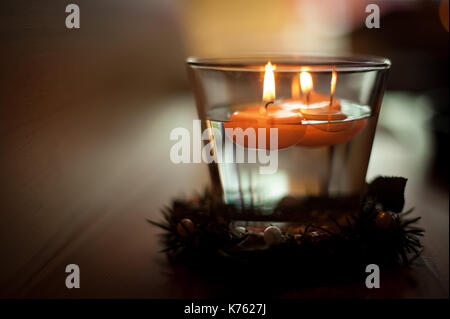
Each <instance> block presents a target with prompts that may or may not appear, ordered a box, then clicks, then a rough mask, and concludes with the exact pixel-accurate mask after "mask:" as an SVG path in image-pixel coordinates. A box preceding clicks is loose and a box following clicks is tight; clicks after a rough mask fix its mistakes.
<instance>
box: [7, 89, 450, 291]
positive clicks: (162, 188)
mask: <svg viewBox="0 0 450 319" xmlns="http://www.w3.org/2000/svg"><path fill="white" fill-rule="evenodd" d="M392 102H396V95H395V94H393V95H392V96H389V95H388V97H387V98H386V104H387V105H385V107H386V108H388V107H390V106H389V103H392ZM141 103H142V105H141V106H136V107H133V110H134V112H135V113H136V114H135V115H134V116H133V118H132V120H133V123H134V125H133V127H134V129H133V130H132V132H127V133H125V137H120V136H117V141H115V142H114V143H113V144H112V145H110V146H108V148H109V151H110V152H106V154H108V160H105V161H104V162H103V163H101V159H98V160H99V163H98V165H99V166H98V167H97V169H102V166H107V168H105V169H106V171H105V173H106V172H108V174H111V176H109V178H110V180H109V181H106V180H103V181H99V182H98V187H99V188H98V189H96V190H93V191H92V196H94V199H95V201H97V202H101V205H95V204H92V205H94V206H95V207H92V208H91V211H89V209H88V210H86V211H81V210H80V211H79V214H80V216H73V215H70V214H68V215H67V216H66V219H65V220H64V222H65V223H67V225H68V227H63V228H61V231H59V232H57V233H55V234H54V235H53V236H52V237H51V238H49V240H48V241H47V242H46V243H45V245H44V246H43V248H42V249H41V250H40V251H39V253H37V254H36V255H35V256H34V257H33V259H31V260H30V261H29V262H28V263H27V264H26V265H25V266H24V267H22V268H21V269H20V271H19V272H17V273H16V274H15V275H14V276H13V277H11V278H12V279H11V280H9V281H8V290H6V291H7V293H8V294H9V296H15V297H31V298H197V297H220V296H227V295H229V294H230V291H232V289H234V287H235V286H234V285H237V286H239V283H237V284H236V283H230V286H221V285H219V286H218V285H217V284H212V283H210V282H208V281H206V280H204V279H203V278H201V276H198V274H197V275H196V274H191V273H189V272H187V271H186V272H183V271H182V270H181V273H180V270H179V269H178V270H176V271H175V270H174V269H173V268H171V267H170V266H169V264H168V262H167V260H166V258H165V256H164V254H161V253H159V250H160V249H161V246H160V245H159V243H158V238H157V235H158V233H159V230H158V229H156V228H154V227H151V226H150V225H149V224H148V223H147V222H146V218H154V219H157V218H158V216H159V215H158V214H159V212H158V209H159V208H160V207H161V206H162V205H164V204H167V203H168V202H169V201H170V199H171V198H173V197H174V196H179V195H183V194H184V195H188V194H190V193H192V192H193V191H194V190H201V189H202V188H203V187H204V185H207V183H208V174H207V170H206V167H205V165H203V164H182V165H176V164H173V163H171V162H170V161H169V149H170V146H171V145H172V144H171V143H172V142H170V141H169V138H168V137H169V132H170V130H171V129H172V128H174V127H179V126H181V127H186V128H188V129H190V130H191V127H190V126H191V125H192V124H191V123H192V118H194V117H195V107H194V104H193V99H192V97H191V96H190V95H180V96H174V97H171V98H165V99H162V100H158V101H156V102H154V103H158V104H159V106H160V107H158V108H146V107H145V105H146V103H149V102H148V101H141ZM138 104H139V103H137V105H138ZM129 110H130V108H123V110H120V111H118V114H116V116H119V117H122V116H126V114H127V113H128V112H129ZM388 113H389V112H386V116H387V115H388ZM130 120H131V119H130ZM381 122H382V123H383V117H382V119H381ZM385 124H386V126H382V125H380V128H379V130H378V132H377V138H376V140H375V144H374V149H373V156H372V161H376V160H380V161H381V158H382V159H384V165H382V166H377V165H376V164H372V162H371V165H370V170H369V174H368V176H369V178H370V176H375V175H377V174H379V173H386V174H401V175H403V176H408V175H410V176H412V177H410V180H409V184H408V189H407V193H406V201H407V203H406V205H407V206H408V207H410V206H416V212H417V214H421V215H422V216H423V222H422V225H423V226H424V227H425V228H426V237H425V246H426V249H425V251H424V253H423V258H421V259H420V260H418V262H417V263H416V264H415V265H414V266H413V267H411V268H410V269H407V270H402V271H398V272H388V273H386V274H385V275H382V276H383V277H382V287H381V288H380V289H378V290H369V289H367V288H365V286H364V283H360V284H355V283H353V284H349V285H338V286H331V287H316V288H311V287H310V288H307V289H306V288H301V287H299V288H298V289H296V290H294V291H286V292H283V293H282V294H281V295H280V296H281V297H287V298H344V297H349V298H441V297H448V271H447V272H446V271H445V269H446V267H447V265H448V211H447V208H448V198H447V195H446V194H445V193H440V191H439V190H436V189H433V188H430V186H428V185H427V184H425V182H423V183H419V181H420V180H422V179H423V176H421V175H420V174H421V170H420V169H418V166H417V165H419V166H420V165H424V163H423V162H420V161H417V159H416V160H415V161H414V160H411V161H409V162H408V161H407V158H408V156H409V155H408V150H407V149H406V150H404V149H400V151H398V152H397V153H395V154H394V153H392V152H390V154H389V155H388V154H386V153H385V152H386V151H387V150H389V147H391V146H392V145H389V143H388V142H387V141H386V140H385V139H386V138H388V139H390V140H391V139H392V136H391V134H392V132H389V125H388V123H385ZM421 138H424V137H421ZM391 143H392V141H391ZM397 148H398V147H397ZM106 151H108V150H106ZM405 151H406V154H407V155H405V154H403V155H402V152H405ZM91 156H92V155H91ZM98 156H99V157H101V158H103V159H104V156H105V153H103V152H102V153H99V154H98ZM380 157H381V158H380ZM92 159H95V157H94V158H92ZM386 162H388V163H389V164H386ZM97 174H98V172H97ZM103 177H105V176H103ZM102 185H106V186H105V188H104V189H102V188H101V187H102ZM83 200H87V199H86V198H85V199H83ZM66 230H68V231H69V233H67V232H66ZM54 243H55V244H54ZM56 243H58V244H59V245H56ZM71 263H74V264H78V265H79V266H80V269H81V288H80V289H72V290H69V289H67V288H66V287H65V277H66V274H65V272H64V270H65V266H66V265H67V264H71ZM447 268H448V267H447ZM230 289H231V290H230Z"/></svg>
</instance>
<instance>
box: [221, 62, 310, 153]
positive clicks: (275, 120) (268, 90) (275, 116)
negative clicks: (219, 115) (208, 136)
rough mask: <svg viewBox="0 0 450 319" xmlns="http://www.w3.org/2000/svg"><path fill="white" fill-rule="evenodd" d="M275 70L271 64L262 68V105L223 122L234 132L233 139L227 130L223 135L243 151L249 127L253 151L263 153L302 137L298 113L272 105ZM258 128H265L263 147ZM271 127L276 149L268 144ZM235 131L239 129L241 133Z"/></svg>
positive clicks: (247, 109) (286, 145)
mask: <svg viewBox="0 0 450 319" xmlns="http://www.w3.org/2000/svg"><path fill="white" fill-rule="evenodd" d="M274 69H275V67H274V66H272V64H271V63H270V62H269V63H268V64H267V65H266V67H265V74H264V90H263V101H264V102H265V104H263V105H251V106H248V107H245V108H243V109H242V110H240V111H237V112H234V113H233V114H232V115H231V117H230V120H229V121H228V122H225V123H224V127H225V129H227V128H231V129H233V130H234V132H233V133H234V134H233V135H232V136H231V135H230V134H229V133H228V131H227V130H225V132H226V134H227V135H228V136H229V137H230V138H232V139H233V141H234V142H235V143H237V144H240V145H241V146H244V147H246V148H248V147H249V145H250V143H249V141H248V136H247V135H246V133H245V130H246V129H248V128H252V129H253V130H254V132H255V136H256V141H255V142H256V143H255V144H254V145H255V146H256V148H258V149H266V150H268V149H271V150H274V149H283V148H287V147H289V146H292V145H295V144H297V143H298V141H299V140H300V139H301V138H302V136H303V135H304V134H305V131H306V127H305V126H303V125H301V123H302V120H303V115H302V114H301V113H300V112H299V111H298V110H291V109H289V108H285V107H282V106H280V105H278V104H275V103H274V102H273V101H274V99H275V77H274V73H273V71H274ZM260 128H262V129H264V131H265V134H266V137H265V144H264V145H260V144H259V135H258V134H260V133H261V132H260V130H259V129H260ZM271 128H276V129H278V145H277V146H276V147H275V145H271V143H270V129H271ZM237 129H242V131H241V130H237ZM246 137H247V138H246Z"/></svg>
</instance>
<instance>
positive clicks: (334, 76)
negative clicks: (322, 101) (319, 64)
mask: <svg viewBox="0 0 450 319" xmlns="http://www.w3.org/2000/svg"><path fill="white" fill-rule="evenodd" d="M336 82H337V73H336V71H335V69H334V68H333V70H332V71H331V85H330V86H331V88H330V93H331V96H333V94H334V91H335V90H336Z"/></svg>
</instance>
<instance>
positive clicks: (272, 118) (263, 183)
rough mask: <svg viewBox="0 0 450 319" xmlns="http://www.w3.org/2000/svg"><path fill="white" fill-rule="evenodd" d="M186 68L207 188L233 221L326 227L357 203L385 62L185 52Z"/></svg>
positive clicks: (382, 84)
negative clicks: (206, 157)
mask: <svg viewBox="0 0 450 319" xmlns="http://www.w3.org/2000/svg"><path fill="white" fill-rule="evenodd" d="M187 66H188V73H189V76H190V81H191V83H192V85H193V89H194V94H195V99H196V104H197V110H198V115H199V118H200V120H201V123H202V131H203V130H205V132H206V133H205V136H204V141H203V143H204V145H207V144H209V145H210V147H209V149H208V151H209V152H210V155H212V158H213V159H214V161H212V162H211V163H209V164H208V165H209V169H210V174H211V181H212V186H213V189H214V190H215V193H216V195H217V196H219V197H220V200H223V201H224V202H225V203H227V204H231V205H233V206H235V207H236V213H235V215H234V216H233V219H234V220H235V221H236V224H240V223H243V224H245V226H247V227H249V226H251V227H254V228H255V229H256V228H258V227H265V226H266V225H268V224H277V225H279V226H281V227H283V228H284V229H289V227H297V226H298V225H299V224H310V223H314V224H316V225H317V224H319V225H327V224H328V223H329V222H330V220H331V219H330V217H332V218H334V219H336V220H340V219H341V220H342V219H343V218H344V217H345V216H348V215H349V214H352V213H354V212H355V211H356V210H357V209H358V208H359V203H360V197H361V192H362V191H363V189H364V185H365V175H366V171H367V166H368V162H369V157H370V151H371V147H372V141H373V137H374V133H375V128H376V124H377V119H378V114H379V110H380V106H381V101H382V97H383V93H384V89H385V84H386V78H387V75H388V70H389V67H390V62H389V60H387V59H385V58H373V57H370V58H366V57H342V58H341V57H339V58H336V57H304V56H256V57H239V58H195V57H191V58H188V59H187ZM237 128H241V129H242V131H241V132H240V133H239V132H238V133H236V131H233V132H234V133H233V134H235V135H233V134H230V132H231V131H230V129H231V130H234V129H237ZM249 128H250V129H253V131H254V132H255V134H253V135H252V134H250V135H246V134H245V132H247V131H245V130H246V129H249ZM261 128H263V129H267V132H264V131H258V129H261ZM270 128H276V129H277V130H276V131H277V133H278V134H276V135H277V139H278V141H277V142H278V143H277V144H274V143H272V142H273V140H270V134H269V131H270ZM227 129H228V130H227ZM274 134H275V133H274ZM264 137H265V138H266V142H267V143H266V144H263V143H262V140H259V138H261V139H264ZM250 138H254V139H255V140H256V142H251V140H250ZM269 141H270V143H269ZM230 142H231V143H230ZM238 150H239V151H241V152H242V153H241V155H242V154H243V155H244V159H245V160H244V162H242V158H241V161H239V160H237V159H236V156H237V155H236V154H237V153H238ZM268 154H271V155H273V156H271V157H269V156H268ZM264 155H266V156H264ZM249 156H250V157H249ZM251 156H254V157H256V161H252V160H250V159H251ZM268 158H271V160H268ZM275 158H276V160H275ZM227 159H228V160H227ZM230 159H231V160H230ZM275 161H276V163H275ZM270 162H272V163H270ZM269 164H270V165H269ZM275 164H276V165H275ZM271 166H272V167H271ZM264 167H265V170H266V171H264ZM261 168H263V169H261Z"/></svg>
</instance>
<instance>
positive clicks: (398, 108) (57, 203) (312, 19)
mask: <svg viewBox="0 0 450 319" xmlns="http://www.w3.org/2000/svg"><path fill="white" fill-rule="evenodd" d="M74 2H75V3H76V4H77V5H78V6H79V7H80V12H81V14H80V17H81V28H80V29H71V30H69V29H66V27H65V19H66V16H67V13H65V7H66V5H67V4H69V3H70V2H68V1H49V0H44V1H23V0H17V1H9V0H8V1H2V3H1V4H0V40H1V44H2V46H1V48H2V49H1V50H0V70H1V72H0V145H1V152H0V180H1V186H0V200H1V207H0V208H1V209H0V217H1V222H0V258H1V264H0V296H13V297H160V298H161V297H163V298H164V297H186V296H192V295H196V296H197V295H200V296H201V294H202V293H205V292H204V290H201V291H200V290H199V291H197V290H195V289H200V288H193V287H192V286H191V287H190V288H187V287H188V285H185V287H184V288H180V285H179V284H176V283H174V282H171V281H169V280H168V279H167V278H166V277H165V276H164V272H165V271H164V270H163V269H164V267H162V266H161V265H160V263H161V261H160V260H158V258H159V257H155V256H156V255H157V251H158V250H159V248H160V247H159V246H158V244H157V241H156V237H155V235H156V233H157V230H155V229H152V228H149V227H148V225H147V224H146V222H145V218H149V217H152V216H157V214H158V208H160V207H161V206H162V205H164V204H166V203H167V202H168V201H169V200H170V199H171V198H172V197H173V196H176V195H180V194H190V193H192V192H193V191H194V190H196V189H197V190H201V189H202V188H203V187H204V185H207V184H208V174H207V169H206V167H205V165H204V164H190V165H175V164H173V163H171V162H170V161H169V149H170V147H171V145H172V144H171V142H170V141H169V132H170V130H171V129H173V128H174V127H178V126H182V127H186V128H188V129H191V126H192V119H193V118H195V117H196V111H195V105H194V101H193V97H192V94H191V93H190V87H189V83H188V80H187V76H186V72H185V65H184V61H185V58H186V57H187V56H190V55H201V56H227V55H239V54H249V53H267V52H271V53H296V54H302V53H316V54H329V55H349V54H365V55H379V56H384V57H388V58H390V59H391V61H392V69H391V75H390V79H389V84H388V89H387V93H386V94H385V98H384V102H383V106H382V111H381V115H380V122H379V126H378V129H377V134H376V137H375V142H374V146H373V151H372V157H371V161H370V165H369V172H368V176H367V178H368V180H370V179H372V178H373V177H374V176H376V175H379V174H383V175H401V176H404V177H407V178H408V179H409V182H408V185H407V192H406V206H407V208H408V207H413V206H415V207H416V214H418V215H422V216H423V220H422V225H423V226H424V227H425V228H426V237H425V246H426V250H425V253H424V254H425V255H424V256H425V258H424V259H425V261H426V262H427V263H428V266H429V268H430V269H432V273H433V274H434V275H435V278H436V281H437V282H439V283H440V284H442V286H443V291H444V293H443V294H444V296H445V295H446V296H447V297H448V242H449V238H448V229H449V224H448V152H447V148H448V146H447V145H448V144H447V143H448V110H449V101H448V98H449V92H448V61H449V59H448V45H449V41H448V39H449V38H448V36H449V35H448V32H449V2H448V1H446V0H442V1H432V0H402V1H399V0H383V1H369V0H345V1H344V0H321V1H313V0H311V1H308V0H249V1H238V0H227V1H210V0H191V1H182V0H152V1H150V0H133V1H120V0H96V1H92V0H76V1H74ZM371 3H374V4H377V5H378V6H379V7H380V12H381V20H380V28H379V29H375V28H372V29H368V28H366V26H365V19H366V17H367V15H368V13H366V6H367V5H368V4H371ZM161 258H162V257H161ZM155 259H156V260H157V261H155ZM68 263H77V264H79V265H80V267H81V273H82V274H83V275H82V276H83V277H82V278H83V279H82V281H81V282H82V285H84V286H83V287H84V289H78V291H75V290H73V291H68V290H67V289H65V287H64V284H63V283H64V278H65V273H64V267H65V265H66V264H68ZM424 289H425V290H422V291H421V292H419V293H416V294H415V295H414V294H413V295H411V294H410V293H409V292H406V291H403V292H402V291H400V292H398V294H399V295H398V296H400V297H405V296H414V297H430V296H431V297H432V296H438V297H439V296H442V292H441V290H438V289H434V288H429V287H428V288H427V287H426V288H424ZM205 294H206V293H205Z"/></svg>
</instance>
